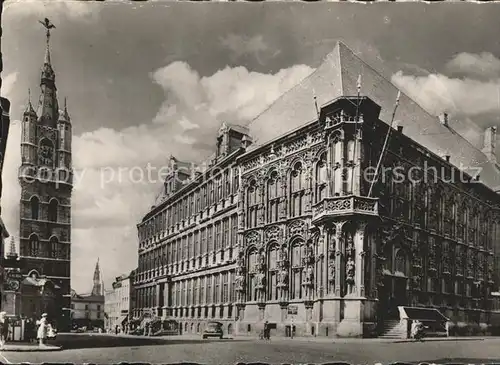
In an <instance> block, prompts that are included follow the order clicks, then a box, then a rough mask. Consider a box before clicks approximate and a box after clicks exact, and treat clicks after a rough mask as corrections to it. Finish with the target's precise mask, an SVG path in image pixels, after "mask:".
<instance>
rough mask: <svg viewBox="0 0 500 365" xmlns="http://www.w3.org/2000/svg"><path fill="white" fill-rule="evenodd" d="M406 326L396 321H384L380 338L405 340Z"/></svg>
mask: <svg viewBox="0 0 500 365" xmlns="http://www.w3.org/2000/svg"><path fill="white" fill-rule="evenodd" d="M406 333H407V332H406V325H405V322H400V321H399V320H397V319H394V320H386V321H384V323H383V325H382V331H381V334H380V336H379V337H380V338H394V339H398V338H406Z"/></svg>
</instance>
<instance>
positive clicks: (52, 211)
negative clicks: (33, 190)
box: [48, 199, 59, 222]
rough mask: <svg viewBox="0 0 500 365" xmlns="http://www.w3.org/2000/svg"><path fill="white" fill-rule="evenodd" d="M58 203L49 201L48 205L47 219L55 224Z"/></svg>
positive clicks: (55, 200) (54, 200)
mask: <svg viewBox="0 0 500 365" xmlns="http://www.w3.org/2000/svg"><path fill="white" fill-rule="evenodd" d="M58 207H59V203H58V201H57V199H51V200H50V203H49V212H48V218H49V221H50V222H57V210H58Z"/></svg>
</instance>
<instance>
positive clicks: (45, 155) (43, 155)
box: [38, 138, 54, 167]
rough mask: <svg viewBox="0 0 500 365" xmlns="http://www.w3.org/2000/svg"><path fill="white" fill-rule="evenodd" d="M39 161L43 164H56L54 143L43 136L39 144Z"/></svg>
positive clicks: (49, 165)
mask: <svg viewBox="0 0 500 365" xmlns="http://www.w3.org/2000/svg"><path fill="white" fill-rule="evenodd" d="M38 161H39V164H40V165H41V166H47V167H53V166H54V144H53V143H52V142H51V141H50V140H48V139H47V138H43V139H42V140H41V141H40V145H39V146H38Z"/></svg>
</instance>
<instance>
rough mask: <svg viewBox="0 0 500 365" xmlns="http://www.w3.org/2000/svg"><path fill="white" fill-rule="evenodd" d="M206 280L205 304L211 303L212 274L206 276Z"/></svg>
mask: <svg viewBox="0 0 500 365" xmlns="http://www.w3.org/2000/svg"><path fill="white" fill-rule="evenodd" d="M206 280H207V293H206V294H207V296H206V297H207V300H206V303H207V304H212V276H211V275H209V276H207V278H206Z"/></svg>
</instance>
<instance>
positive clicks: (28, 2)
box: [3, 0, 102, 20]
mask: <svg viewBox="0 0 500 365" xmlns="http://www.w3.org/2000/svg"><path fill="white" fill-rule="evenodd" d="M100 7H102V6H101V5H100V4H99V3H98V2H95V1H79V0H73V1H72V0H44V1H40V0H7V1H5V2H4V4H3V12H4V13H5V14H6V15H7V14H8V15H9V16H15V17H17V18H19V17H32V16H36V17H38V18H40V19H43V18H44V17H46V16H47V14H50V16H51V19H52V18H57V17H58V16H60V15H64V16H65V17H69V18H70V19H71V20H91V19H94V18H95V16H96V15H97V14H98V12H99V8H100Z"/></svg>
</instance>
